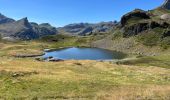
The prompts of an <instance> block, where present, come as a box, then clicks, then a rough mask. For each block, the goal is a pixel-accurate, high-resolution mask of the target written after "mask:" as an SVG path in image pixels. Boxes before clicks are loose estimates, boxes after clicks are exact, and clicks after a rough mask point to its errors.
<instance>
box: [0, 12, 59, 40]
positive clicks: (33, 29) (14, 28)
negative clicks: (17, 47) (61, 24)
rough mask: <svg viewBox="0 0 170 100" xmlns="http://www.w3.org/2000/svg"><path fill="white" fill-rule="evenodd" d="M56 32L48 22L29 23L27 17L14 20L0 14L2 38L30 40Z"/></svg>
mask: <svg viewBox="0 0 170 100" xmlns="http://www.w3.org/2000/svg"><path fill="white" fill-rule="evenodd" d="M56 33H57V30H56V29H55V27H52V26H51V25H50V24H47V23H45V24H40V25H38V24H36V23H30V22H29V21H28V19H27V18H23V19H21V20H18V21H15V20H13V19H11V18H8V17H6V16H4V15H2V14H0V34H1V36H2V37H3V38H4V39H9V38H11V39H20V40H31V39H37V38H39V37H42V36H46V35H54V34H56Z"/></svg>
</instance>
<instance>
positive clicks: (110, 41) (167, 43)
mask: <svg viewBox="0 0 170 100" xmlns="http://www.w3.org/2000/svg"><path fill="white" fill-rule="evenodd" d="M169 1H170V0H167V1H166V2H165V3H164V5H168V6H167V7H169ZM167 7H165V6H161V7H158V8H156V9H153V10H149V11H144V10H141V9H135V10H134V11H131V12H129V13H127V14H125V15H123V16H122V18H121V21H120V24H119V25H117V26H116V29H115V31H114V32H113V34H110V35H109V36H108V37H106V38H103V39H101V40H97V41H95V42H94V43H92V46H94V47H100V48H107V49H111V50H117V51H123V52H128V53H137V54H145V55H157V54H159V53H161V52H162V50H163V51H166V50H168V48H169V47H170V10H169V8H167Z"/></svg>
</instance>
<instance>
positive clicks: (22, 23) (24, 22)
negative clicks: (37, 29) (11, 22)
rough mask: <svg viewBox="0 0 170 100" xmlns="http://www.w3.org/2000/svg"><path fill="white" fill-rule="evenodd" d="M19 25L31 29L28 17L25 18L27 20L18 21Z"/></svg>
mask: <svg viewBox="0 0 170 100" xmlns="http://www.w3.org/2000/svg"><path fill="white" fill-rule="evenodd" d="M17 23H18V24H20V25H23V26H26V27H29V28H30V27H31V24H30V23H29V21H28V18H27V17H25V18H23V19H20V20H18V21H17Z"/></svg>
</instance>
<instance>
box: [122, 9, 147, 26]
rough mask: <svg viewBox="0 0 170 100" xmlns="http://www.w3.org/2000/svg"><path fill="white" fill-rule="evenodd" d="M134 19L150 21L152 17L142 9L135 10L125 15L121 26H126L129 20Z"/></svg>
mask: <svg viewBox="0 0 170 100" xmlns="http://www.w3.org/2000/svg"><path fill="white" fill-rule="evenodd" d="M132 18H138V19H149V18H150V16H149V14H148V13H147V12H146V11H144V10H141V9H135V10H133V11H132V12H129V13H127V14H125V15H124V16H123V17H122V18H121V25H122V26H125V24H126V23H127V22H128V20H129V19H132Z"/></svg>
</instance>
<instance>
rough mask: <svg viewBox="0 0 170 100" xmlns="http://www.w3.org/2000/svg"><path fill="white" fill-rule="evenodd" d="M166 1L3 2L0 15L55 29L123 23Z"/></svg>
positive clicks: (35, 0) (41, 0)
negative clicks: (133, 13)
mask: <svg viewBox="0 0 170 100" xmlns="http://www.w3.org/2000/svg"><path fill="white" fill-rule="evenodd" d="M163 1H164V0H0V13H2V14H4V15H6V16H8V17H11V18H14V19H16V20H18V19H21V18H23V17H28V19H29V21H33V22H37V23H44V22H45V23H46V22H48V23H50V24H52V25H54V26H56V27H58V26H63V25H66V24H70V23H79V22H89V23H96V22H101V21H113V20H120V18H121V16H122V15H123V14H125V13H127V12H129V11H131V10H133V9H135V8H141V9H144V10H149V9H153V8H155V7H158V6H159V5H160V4H162V2H163Z"/></svg>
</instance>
